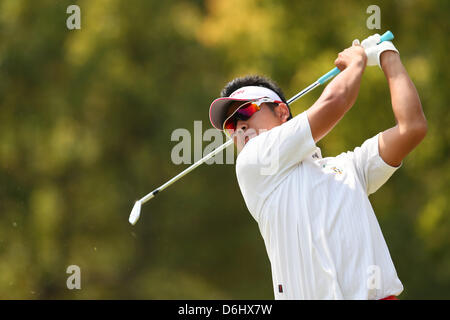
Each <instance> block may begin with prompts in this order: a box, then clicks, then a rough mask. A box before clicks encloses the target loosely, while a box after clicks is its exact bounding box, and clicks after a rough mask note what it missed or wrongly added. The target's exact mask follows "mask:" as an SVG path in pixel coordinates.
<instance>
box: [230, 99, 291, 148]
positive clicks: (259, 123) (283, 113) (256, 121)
mask: <svg viewBox="0 0 450 320" xmlns="http://www.w3.org/2000/svg"><path fill="white" fill-rule="evenodd" d="M240 105H242V102H238V101H236V102H233V103H232V104H231V105H230V107H229V110H235V109H236V108H238V107H239V106H240ZM288 118H289V109H288V107H287V106H286V104H284V103H280V104H278V105H277V106H276V107H271V106H270V105H268V104H267V103H263V104H261V109H260V110H259V111H257V112H255V113H254V114H253V115H252V116H251V117H250V118H249V119H248V120H240V119H238V120H237V123H236V132H235V135H234V136H233V137H234V143H235V144H236V147H237V150H238V152H241V150H242V149H243V148H244V146H245V144H247V142H248V141H249V140H250V139H252V138H254V137H256V136H257V135H259V134H260V133H262V132H264V131H268V130H270V129H272V128H274V127H276V126H279V125H281V124H283V123H284V122H286V121H287V119H288Z"/></svg>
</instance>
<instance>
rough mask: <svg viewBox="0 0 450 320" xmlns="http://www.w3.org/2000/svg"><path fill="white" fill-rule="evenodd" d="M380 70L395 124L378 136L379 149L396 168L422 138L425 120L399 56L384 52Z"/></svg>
mask: <svg viewBox="0 0 450 320" xmlns="http://www.w3.org/2000/svg"><path fill="white" fill-rule="evenodd" d="M381 68H382V69H383V72H384V74H385V76H386V78H387V81H388V84H389V89H390V91H391V102H392V110H393V111H394V116H395V120H396V122H397V125H396V126H394V127H392V128H390V129H388V130H386V131H384V132H382V133H381V135H380V138H379V141H378V147H379V152H380V156H381V158H382V159H383V160H384V161H385V162H386V163H387V164H389V165H391V166H398V165H400V164H401V162H402V160H403V158H405V157H406V155H407V154H408V153H410V152H411V151H412V150H413V149H414V148H415V147H416V146H417V145H418V144H419V143H420V142H421V141H422V139H423V138H424V137H425V135H426V133H427V121H426V119H425V115H424V113H423V111H422V104H421V103H420V98H419V95H418V93H417V90H416V88H415V87H414V84H413V82H412V81H411V79H410V78H409V76H408V73H407V72H406V70H405V68H404V67H403V64H402V62H401V61H400V55H399V54H398V53H396V52H394V51H386V52H383V53H382V55H381Z"/></svg>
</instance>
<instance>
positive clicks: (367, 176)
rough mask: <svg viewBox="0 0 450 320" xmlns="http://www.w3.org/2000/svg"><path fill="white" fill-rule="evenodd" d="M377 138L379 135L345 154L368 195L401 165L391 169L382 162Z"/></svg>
mask: <svg viewBox="0 0 450 320" xmlns="http://www.w3.org/2000/svg"><path fill="white" fill-rule="evenodd" d="M378 137H379V134H377V135H376V136H374V137H372V138H370V139H367V140H366V141H365V142H364V143H363V144H362V145H361V147H357V148H355V149H354V150H353V152H347V153H346V154H347V155H348V156H349V157H350V159H351V160H352V161H353V164H354V166H355V169H356V173H357V176H358V179H359V180H360V182H361V184H362V185H363V187H364V188H365V190H366V193H367V194H368V195H369V194H372V193H374V192H375V191H377V190H378V189H379V188H380V187H381V186H382V185H383V184H384V183H386V181H387V180H388V179H389V178H390V177H391V176H392V175H393V174H394V172H395V171H396V170H397V169H398V168H400V167H401V165H402V164H400V165H399V166H398V167H393V166H390V165H389V164H387V163H386V162H384V160H383V159H382V158H381V156H380V153H379V148H378Z"/></svg>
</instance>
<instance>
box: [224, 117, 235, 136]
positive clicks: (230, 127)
mask: <svg viewBox="0 0 450 320" xmlns="http://www.w3.org/2000/svg"><path fill="white" fill-rule="evenodd" d="M233 118H234V117H232V118H231V119H228V120H227V121H226V122H225V124H224V125H223V128H224V129H225V131H227V132H228V134H229V135H231V134H232V133H233V132H234V131H235V130H236V125H235V121H234V119H233Z"/></svg>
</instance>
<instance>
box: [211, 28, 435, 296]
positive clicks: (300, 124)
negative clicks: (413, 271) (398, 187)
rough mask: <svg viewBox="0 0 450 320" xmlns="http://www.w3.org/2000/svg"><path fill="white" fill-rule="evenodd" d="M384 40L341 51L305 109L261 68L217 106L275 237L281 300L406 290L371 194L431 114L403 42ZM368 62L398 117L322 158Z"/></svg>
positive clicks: (260, 217) (215, 118) (250, 198)
mask: <svg viewBox="0 0 450 320" xmlns="http://www.w3.org/2000/svg"><path fill="white" fill-rule="evenodd" d="M379 39H380V36H379V35H378V34H375V35H373V36H371V37H369V38H367V39H366V40H364V41H363V42H362V43H361V45H359V41H358V40H355V41H354V42H353V45H352V46H351V47H349V48H347V49H345V50H344V51H342V52H341V53H339V55H338V57H337V59H336V60H335V65H336V66H337V67H338V68H339V69H340V70H341V72H340V74H339V75H337V76H336V77H335V78H334V79H333V80H332V81H331V82H330V83H329V85H328V86H327V87H326V88H325V89H324V91H323V93H322V95H321V96H320V98H319V99H318V100H317V101H316V102H315V103H314V104H313V105H312V106H311V107H310V108H309V109H308V110H306V111H305V112H303V113H301V114H299V115H297V116H296V117H292V116H291V112H290V109H289V106H288V104H287V102H286V100H285V98H284V96H283V94H282V92H281V90H280V89H279V88H278V86H277V85H276V84H274V83H273V82H272V81H271V80H269V79H267V78H264V77H259V76H247V77H243V78H237V79H234V80H233V81H231V82H230V83H228V84H227V85H226V87H225V88H224V89H223V91H222V93H221V96H222V98H219V99H216V100H214V102H213V103H212V104H211V107H210V119H211V123H212V124H213V126H214V127H216V128H217V129H219V130H224V131H225V132H226V133H227V134H228V135H230V136H232V137H233V139H234V142H235V144H236V146H237V149H238V152H239V154H238V157H237V160H236V175H237V180H238V184H239V187H240V189H241V192H242V195H243V197H244V200H245V203H246V205H247V208H248V210H249V211H250V213H251V215H252V216H253V218H254V219H255V220H256V221H257V223H258V226H259V229H260V232H261V235H262V237H263V239H264V242H265V246H266V250H267V254H268V256H269V260H270V263H271V269H272V280H273V288H274V295H275V299H386V298H388V299H392V298H395V296H397V295H399V294H400V293H401V292H402V291H403V285H402V283H401V282H400V280H399V278H398V276H397V273H396V270H395V267H394V264H393V262H392V260H391V257H390V254H389V250H388V248H387V245H386V242H385V240H384V238H383V234H382V232H381V229H380V226H379V224H378V221H377V219H376V216H375V213H374V211H373V209H372V206H371V204H370V202H369V199H368V196H369V195H370V194H372V193H374V192H375V191H376V190H377V189H378V188H380V187H381V186H382V185H383V184H384V183H385V182H386V181H387V180H388V179H389V177H390V176H391V175H392V174H393V173H394V172H395V171H396V170H397V169H398V168H399V167H400V166H401V164H402V160H403V159H404V158H405V156H406V155H407V154H408V153H410V152H411V151H412V150H413V149H414V148H415V147H416V146H417V145H418V144H419V143H420V141H421V140H422V139H423V138H424V137H425V135H426V132H427V122H426V119H425V116H424V114H423V111H422V106H421V102H420V99H419V96H418V94H417V91H416V89H415V87H414V85H413V83H412V81H411V79H410V78H409V76H408V74H407V72H406V70H405V68H404V67H403V65H402V63H401V61H400V56H399V53H398V50H397V49H396V48H395V47H394V45H393V44H392V42H390V41H384V42H381V43H379V42H380V40H379ZM377 43H379V44H377ZM366 65H369V66H372V65H378V66H379V67H380V68H381V69H382V70H383V72H384V74H385V76H386V79H387V81H388V84H389V88H390V93H391V103H392V110H393V112H394V116H395V119H396V122H397V124H396V125H395V126H394V127H392V128H389V129H387V130H385V131H383V132H380V133H379V134H377V135H376V136H374V137H372V138H370V139H368V140H366V141H365V142H364V143H363V144H362V145H361V146H360V147H357V148H355V149H354V150H353V151H349V152H344V153H342V154H340V155H338V156H336V157H327V158H322V156H321V153H320V150H319V149H318V148H317V147H316V143H317V142H318V141H319V140H320V139H322V138H323V137H324V136H326V135H327V134H328V133H329V132H330V131H331V129H333V127H334V126H335V125H336V124H337V123H338V122H339V120H341V119H342V117H343V116H344V115H345V113H346V112H347V111H348V110H349V109H350V108H351V107H352V106H353V104H354V103H355V100H356V98H357V95H358V90H359V86H360V82H361V78H362V75H363V73H364V70H365V67H366ZM362 121H363V120H362Z"/></svg>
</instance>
